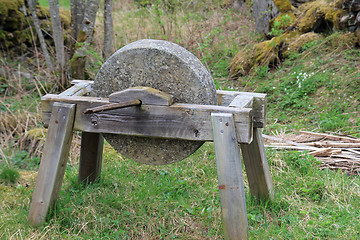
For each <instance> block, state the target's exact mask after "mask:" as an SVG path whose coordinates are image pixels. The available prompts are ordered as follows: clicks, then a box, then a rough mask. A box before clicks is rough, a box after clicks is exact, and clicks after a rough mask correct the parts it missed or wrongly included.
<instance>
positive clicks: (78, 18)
mask: <svg viewBox="0 0 360 240" xmlns="http://www.w3.org/2000/svg"><path fill="white" fill-rule="evenodd" d="M84 9H85V2H84V0H71V33H72V37H73V39H74V40H76V39H77V36H78V33H79V29H80V26H81V23H82V21H83V18H84Z"/></svg>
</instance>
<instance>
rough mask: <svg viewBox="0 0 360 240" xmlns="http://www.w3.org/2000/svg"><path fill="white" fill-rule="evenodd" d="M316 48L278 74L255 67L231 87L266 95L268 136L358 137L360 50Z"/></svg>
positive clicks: (280, 68)
mask: <svg viewBox="0 0 360 240" xmlns="http://www.w3.org/2000/svg"><path fill="white" fill-rule="evenodd" d="M326 41H327V40H326V39H325V40H324V41H323V42H320V43H318V44H320V45H326ZM314 47H315V46H312V47H310V48H309V49H307V50H306V51H304V52H303V53H302V55H301V54H300V56H301V57H299V58H297V59H293V60H288V59H287V60H285V62H284V63H283V64H282V65H280V66H278V67H277V68H276V69H272V70H270V69H268V68H267V67H264V66H262V67H259V68H257V69H256V71H255V73H254V74H253V75H252V76H247V77H241V78H239V79H238V80H237V81H236V82H235V83H234V85H235V86H236V88H243V89H244V90H245V91H256V92H264V93H267V94H268V123H270V125H268V126H269V128H268V129H266V131H274V130H276V129H284V128H287V129H288V130H300V129H308V130H315V131H319V132H326V131H328V132H338V133H344V134H350V135H353V136H357V137H359V136H360V118H359V113H360V104H359V102H360V92H359V86H360V71H359V69H360V62H359V60H358V58H357V56H359V54H360V49H348V48H346V47H344V48H337V49H335V50H333V51H332V52H330V53H329V52H328V50H329V48H327V47H322V48H314ZM272 123H275V124H272Z"/></svg>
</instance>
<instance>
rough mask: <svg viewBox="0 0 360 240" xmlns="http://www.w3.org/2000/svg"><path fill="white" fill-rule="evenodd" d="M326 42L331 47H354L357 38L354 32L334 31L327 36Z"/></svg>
mask: <svg viewBox="0 0 360 240" xmlns="http://www.w3.org/2000/svg"><path fill="white" fill-rule="evenodd" d="M327 43H328V44H330V46H331V47H333V48H338V47H344V46H345V47H355V46H356V45H357V44H358V38H357V36H356V34H355V33H340V32H339V33H336V34H333V35H331V36H329V37H328V38H327Z"/></svg>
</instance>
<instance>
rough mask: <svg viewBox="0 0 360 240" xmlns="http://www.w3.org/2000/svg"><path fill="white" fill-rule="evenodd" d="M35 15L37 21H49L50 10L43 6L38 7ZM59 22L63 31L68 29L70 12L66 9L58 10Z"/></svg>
mask: <svg viewBox="0 0 360 240" xmlns="http://www.w3.org/2000/svg"><path fill="white" fill-rule="evenodd" d="M36 10H37V11H36V13H37V14H38V18H39V19H46V20H47V21H49V22H51V21H50V9H49V7H44V6H38V7H37V9H36ZM60 20H61V23H62V24H63V28H64V29H68V28H70V25H71V12H70V11H69V10H66V9H60Z"/></svg>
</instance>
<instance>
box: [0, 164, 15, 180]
mask: <svg viewBox="0 0 360 240" xmlns="http://www.w3.org/2000/svg"><path fill="white" fill-rule="evenodd" d="M19 177H20V174H19V172H18V170H17V169H14V168H11V167H9V166H5V167H2V168H0V180H2V181H4V182H5V183H15V182H16V181H17V180H18V178H19Z"/></svg>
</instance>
